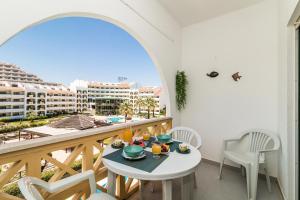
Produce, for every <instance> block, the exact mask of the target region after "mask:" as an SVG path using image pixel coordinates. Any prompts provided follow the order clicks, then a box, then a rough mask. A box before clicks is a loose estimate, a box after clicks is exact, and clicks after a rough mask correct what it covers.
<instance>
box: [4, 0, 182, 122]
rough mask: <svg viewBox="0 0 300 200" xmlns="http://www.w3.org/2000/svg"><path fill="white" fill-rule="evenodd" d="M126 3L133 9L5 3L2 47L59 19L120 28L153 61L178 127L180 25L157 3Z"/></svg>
mask: <svg viewBox="0 0 300 200" xmlns="http://www.w3.org/2000/svg"><path fill="white" fill-rule="evenodd" d="M124 2H126V3H128V4H129V5H130V8H128V7H127V6H126V5H124V4H123V3H122V1H120V0H75V1H74V0H64V1H59V0H44V1H35V0H27V1H18V0H3V1H1V6H0V13H1V17H0V26H1V31H0V45H1V44H3V43H4V42H6V41H7V40H8V39H9V38H11V37H12V36H13V35H15V34H17V33H18V32H19V31H21V30H23V29H25V28H28V27H29V26H31V25H35V24H36V23H41V22H43V21H45V20H50V19H53V18H57V17H63V16H87V17H95V18H99V19H105V20H107V21H110V22H112V23H114V24H116V25H119V26H120V27H122V28H124V29H125V30H127V31H128V32H129V33H130V34H131V35H133V36H134V37H135V38H136V39H137V40H138V41H139V42H140V43H141V44H142V45H143V46H144V47H145V49H146V51H147V52H148V53H149V55H150V57H151V58H152V59H153V62H154V64H155V65H156V66H157V69H158V72H159V74H160V76H161V80H162V84H163V89H164V90H165V92H166V93H167V94H168V95H167V96H169V97H170V104H169V105H167V110H168V113H169V114H171V115H172V116H173V117H174V124H176V123H178V122H179V115H178V114H177V111H176V108H175V100H174V97H175V95H174V93H175V89H174V80H175V73H176V67H177V66H179V64H180V50H181V46H180V45H181V29H180V26H179V25H178V24H177V22H176V21H175V20H173V18H172V17H171V16H170V15H169V14H168V13H167V12H166V11H165V9H164V8H162V7H161V5H160V4H159V3H158V2H157V0H151V1H148V0H139V1H133V0H126V1H125V0H124ZM132 8H133V10H132ZM135 11H137V12H135ZM140 15H142V16H140ZM143 18H145V19H143ZM150 24H152V25H153V26H154V27H153V26H152V25H150ZM99 37H101V35H100V36H99ZM41 67H43V66H41Z"/></svg>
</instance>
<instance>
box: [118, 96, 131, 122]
mask: <svg viewBox="0 0 300 200" xmlns="http://www.w3.org/2000/svg"><path fill="white" fill-rule="evenodd" d="M119 112H120V113H121V114H123V115H124V116H125V122H126V119H127V116H128V115H131V114H132V113H133V108H132V104H131V103H129V102H128V101H125V102H123V103H121V104H120V107H119Z"/></svg>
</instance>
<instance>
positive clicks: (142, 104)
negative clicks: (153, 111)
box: [135, 98, 145, 114]
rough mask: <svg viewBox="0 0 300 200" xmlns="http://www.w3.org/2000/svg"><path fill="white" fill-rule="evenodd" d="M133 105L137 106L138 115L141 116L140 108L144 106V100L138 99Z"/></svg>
mask: <svg viewBox="0 0 300 200" xmlns="http://www.w3.org/2000/svg"><path fill="white" fill-rule="evenodd" d="M135 103H136V105H137V106H138V109H139V114H141V108H142V107H144V106H145V101H144V99H142V98H138V99H137V100H136V102H135Z"/></svg>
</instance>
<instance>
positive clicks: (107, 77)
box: [0, 17, 160, 86]
mask: <svg viewBox="0 0 300 200" xmlns="http://www.w3.org/2000/svg"><path fill="white" fill-rule="evenodd" d="M0 61H4V62H9V63H14V64H17V65H19V66H20V67H21V68H23V69H24V70H25V71H27V72H30V73H33V74H36V75H38V76H39V77H40V78H42V79H43V80H45V81H50V82H59V83H64V84H66V85H69V83H70V82H71V81H73V80H75V79H83V80H91V81H92V80H95V81H105V82H117V77H118V76H125V77H128V81H136V82H138V83H140V84H142V85H155V86H159V85H160V78H159V75H158V72H157V70H156V67H155V66H154V64H153V63H152V61H151V59H150V57H149V56H148V54H147V53H146V51H145V50H144V48H143V47H142V46H141V45H140V44H139V43H138V41H136V40H135V39H134V38H133V37H132V36H130V35H129V34H128V33H127V32H126V31H124V30H123V29H121V28H119V27H117V26H115V25H113V24H111V23H108V22H105V21H101V20H97V19H91V18H82V17H67V18H62V19H56V20H52V21H49V22H45V23H43V24H40V25H37V26H34V27H31V28H29V29H27V30H25V31H23V32H21V33H19V34H17V35H16V36H15V37H13V38H12V39H10V40H9V41H7V42H6V43H5V44H3V45H2V46H0Z"/></svg>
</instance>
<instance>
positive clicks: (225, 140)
mask: <svg viewBox="0 0 300 200" xmlns="http://www.w3.org/2000/svg"><path fill="white" fill-rule="evenodd" d="M239 140H241V138H229V139H224V142H233V141H239Z"/></svg>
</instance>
